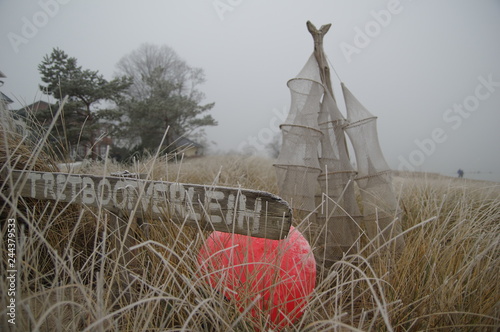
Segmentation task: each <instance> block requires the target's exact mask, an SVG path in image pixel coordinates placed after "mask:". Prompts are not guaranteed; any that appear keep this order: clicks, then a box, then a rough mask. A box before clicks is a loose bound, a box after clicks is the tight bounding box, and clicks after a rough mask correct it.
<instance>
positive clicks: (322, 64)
mask: <svg viewBox="0 0 500 332" xmlns="http://www.w3.org/2000/svg"><path fill="white" fill-rule="evenodd" d="M306 25H307V30H308V31H309V32H310V33H311V35H312V37H313V40H314V57H315V58H316V61H317V62H318V66H319V74H320V77H321V83H323V84H324V85H325V86H326V88H327V89H328V91H329V92H330V94H331V95H332V96H333V88H332V80H331V78H330V67H329V66H328V63H327V61H326V57H325V51H324V49H323V37H324V36H325V35H326V33H327V32H328V30H330V27H331V26H332V24H331V23H330V24H325V25H322V26H321V28H320V29H319V30H318V29H316V27H315V26H314V24H312V23H311V22H310V21H307V23H306Z"/></svg>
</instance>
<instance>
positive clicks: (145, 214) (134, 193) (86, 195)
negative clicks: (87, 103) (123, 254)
mask: <svg viewBox="0 0 500 332" xmlns="http://www.w3.org/2000/svg"><path fill="white" fill-rule="evenodd" d="M10 176H11V177H12V181H13V183H14V187H15V188H14V190H15V191H16V192H17V193H18V194H19V195H20V196H23V197H31V198H36V199H49V200H56V201H59V202H68V203H74V204H83V205H86V206H91V207H96V208H104V209H108V210H111V211H115V212H116V211H121V212H125V213H129V214H134V216H135V217H138V218H143V219H146V218H152V219H159V220H171V221H172V222H175V223H177V224H183V225H187V226H193V227H198V228H199V229H201V230H217V231H221V232H228V233H236V234H244V235H251V236H254V237H262V238H268V239H274V240H277V239H283V238H284V237H286V236H287V235H288V231H289V229H290V226H291V222H292V211H291V209H290V206H289V205H288V203H287V202H286V201H284V200H282V199H281V198H279V197H277V196H275V195H273V194H271V193H268V192H264V191H256V190H248V189H241V188H229V187H219V186H204V185H196V184H187V183H175V182H166V181H151V180H149V181H148V180H144V179H134V178H127V177H116V176H109V177H108V176H94V175H83V174H68V173H49V172H34V171H31V172H28V171H19V170H13V171H11V173H10ZM3 177H4V179H5V178H6V177H5V174H4V176H3Z"/></svg>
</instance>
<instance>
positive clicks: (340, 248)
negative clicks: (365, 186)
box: [317, 91, 362, 266]
mask: <svg viewBox="0 0 500 332" xmlns="http://www.w3.org/2000/svg"><path fill="white" fill-rule="evenodd" d="M345 123H346V120H345V118H344V116H343V115H342V114H341V113H340V111H339V109H338V107H337V104H336V102H335V99H334V98H333V96H332V95H331V94H330V93H328V91H327V93H325V95H324V96H323V101H322V104H321V111H320V114H319V117H318V124H319V127H320V130H321V131H322V133H323V136H322V137H321V140H320V158H319V161H320V166H321V174H320V175H319V177H318V182H319V186H320V189H321V190H320V191H321V200H317V203H318V204H321V207H322V209H321V210H320V211H319V212H318V216H317V223H318V224H319V225H324V233H323V234H320V236H319V243H318V247H319V250H320V251H321V249H323V252H320V253H319V256H320V257H323V259H324V261H325V262H324V264H325V265H327V266H328V265H330V264H332V263H333V262H335V261H338V260H339V259H341V258H342V257H343V256H344V255H345V254H349V253H352V252H354V251H355V247H356V245H355V244H356V242H357V240H358V238H359V234H360V227H359V225H360V222H361V219H362V218H361V216H360V215H361V214H360V211H359V207H358V203H357V202H356V197H355V191H354V181H353V180H354V178H355V176H356V171H355V170H354V168H353V167H352V165H351V163H350V161H349V156H348V153H347V148H346V140H345V134H344V131H343V127H344V125H345Z"/></svg>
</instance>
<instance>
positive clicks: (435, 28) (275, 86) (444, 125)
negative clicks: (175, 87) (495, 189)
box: [0, 0, 500, 181]
mask: <svg viewBox="0 0 500 332" xmlns="http://www.w3.org/2000/svg"><path fill="white" fill-rule="evenodd" d="M307 20H311V21H312V22H313V23H314V24H315V25H316V26H317V27H319V26H321V25H322V24H326V23H332V28H331V29H330V31H329V32H328V34H327V35H326V36H325V40H324V43H325V44H324V46H325V52H326V54H327V56H328V59H329V61H330V62H331V65H333V68H334V70H335V72H336V73H337V74H338V76H336V75H335V74H334V75H333V76H332V79H333V81H334V88H335V90H336V91H337V92H338V89H339V86H340V85H339V82H340V81H339V80H342V81H343V82H344V83H345V84H346V85H347V86H348V87H349V89H350V90H351V91H352V92H353V93H354V95H355V96H356V97H357V98H358V99H359V100H360V101H361V102H362V103H363V104H364V105H365V106H366V107H367V108H368V109H369V111H370V112H371V113H373V114H374V115H376V116H378V131H379V140H380V144H381V146H382V150H383V151H384V153H385V157H386V159H387V161H388V163H389V165H390V166H391V168H393V169H398V168H403V169H407V168H411V169H414V170H418V171H428V172H439V173H442V174H445V175H451V176H456V171H457V169H458V168H462V169H464V171H465V177H469V178H477V179H489V180H495V181H500V148H499V143H500V129H499V125H500V1H499V0H477V1H470V0H437V1H436V0H434V1H432V0H413V1H411V0H400V1H397V0H389V1H387V0H384V1H379V0H364V1H352V0H329V1H327V0H323V1H319V0H314V1H290V0H288V1H286V0H279V1H263V0H252V1H249V0H196V1H194V0H192V1H181V0H174V1H159V0H150V1H131V0H129V1H117V0H114V1H113V0H109V1H97V0H90V1H83V0H34V1H26V0H21V1H6V0H0V27H1V29H0V32H1V36H0V70H1V71H2V72H3V73H4V74H6V76H7V78H6V79H4V82H5V84H4V86H2V87H0V91H2V92H3V93H5V94H7V95H8V96H9V97H10V98H11V99H14V100H16V102H15V103H14V104H13V105H11V108H19V107H21V106H22V105H27V104H30V103H32V102H34V101H36V100H39V99H45V100H46V98H47V97H46V96H44V95H42V94H41V93H40V92H39V89H38V84H40V83H41V81H40V75H39V73H38V70H37V65H38V64H39V63H40V62H41V61H42V58H43V56H44V55H46V54H50V53H51V51H52V49H53V48H54V47H59V48H61V49H63V50H64V51H65V52H66V53H67V54H69V55H70V56H73V57H76V58H77V59H78V64H79V65H81V66H83V68H85V69H92V70H99V72H100V73H102V74H103V75H104V76H105V78H107V79H112V78H113V75H114V73H115V71H116V69H115V65H116V63H117V62H118V60H119V59H120V58H121V57H122V56H124V55H126V54H128V53H129V52H131V51H132V50H134V49H136V48H137V47H139V46H140V45H141V44H142V43H144V42H148V43H153V44H158V45H163V44H166V45H169V46H170V47H172V48H173V49H174V50H175V51H176V52H177V53H178V55H179V56H180V57H181V58H183V59H184V60H185V61H186V62H187V63H188V64H189V65H190V66H193V67H200V68H202V69H203V70H204V71H205V74H206V79H207V81H206V83H205V84H203V85H202V86H200V89H201V90H202V91H203V92H204V93H205V95H206V99H205V100H204V102H206V103H209V102H215V107H214V109H213V110H212V111H211V113H212V115H213V117H214V118H215V119H216V120H217V121H218V123H219V125H218V126H217V127H212V128H207V129H206V132H207V137H208V139H209V140H210V141H214V142H215V143H216V144H215V145H212V147H211V150H212V151H229V150H234V151H237V150H238V149H242V148H246V149H247V150H248V149H249V146H254V147H257V148H258V149H261V150H262V147H263V146H265V144H266V143H268V142H269V140H270V138H271V134H273V135H274V133H275V132H278V129H277V126H278V125H279V124H280V123H282V122H283V119H284V116H286V113H287V111H288V107H289V105H290V97H289V92H288V88H287V86H286V82H287V80H289V79H290V78H293V77H294V76H295V75H296V74H297V73H298V72H299V71H300V69H301V68H302V66H303V65H304V64H305V62H306V61H307V59H308V57H309V55H310V54H311V53H312V50H313V42H312V38H311V36H310V34H309V33H308V31H307V29H306V25H305V23H306V21H307ZM332 72H333V71H332ZM341 110H343V109H342V106H341ZM475 172H481V173H480V174H475Z"/></svg>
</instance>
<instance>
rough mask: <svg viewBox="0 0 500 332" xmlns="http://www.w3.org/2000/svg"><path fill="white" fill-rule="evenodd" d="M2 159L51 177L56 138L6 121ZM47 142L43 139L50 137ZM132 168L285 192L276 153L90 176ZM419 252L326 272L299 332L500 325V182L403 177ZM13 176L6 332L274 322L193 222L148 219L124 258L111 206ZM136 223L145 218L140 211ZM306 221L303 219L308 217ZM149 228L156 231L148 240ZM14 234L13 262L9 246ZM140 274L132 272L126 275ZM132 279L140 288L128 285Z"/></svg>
mask: <svg viewBox="0 0 500 332" xmlns="http://www.w3.org/2000/svg"><path fill="white" fill-rule="evenodd" d="M2 118H3V120H2V131H1V132H0V162H1V168H2V171H7V172H6V173H5V174H8V170H9V169H11V168H18V169H37V170H45V171H52V170H53V166H52V165H55V160H53V158H52V157H51V156H50V153H46V152H43V151H42V150H43V149H42V148H44V147H46V146H44V145H43V143H40V141H38V142H37V143H35V144H34V143H30V142H29V140H27V139H26V137H25V136H23V135H22V134H16V133H15V132H14V131H13V130H12V125H11V124H9V121H5V115H3V116H2ZM42 142H43V140H42ZM125 169H128V170H130V171H133V172H139V173H148V174H150V177H151V178H153V179H163V180H169V181H181V182H190V183H204V184H212V183H215V184H218V185H225V186H242V187H244V188H251V189H259V190H266V191H270V192H273V193H276V192H277V185H276V178H275V175H274V170H273V168H272V161H271V160H267V159H265V158H258V157H243V156H225V157H221V156H219V157H205V158H199V159H192V160H185V161H182V162H181V161H170V162H167V161H166V160H165V159H162V158H154V157H152V158H149V159H148V160H144V161H141V162H137V163H135V164H134V165H132V166H130V165H129V166H125V165H120V164H113V163H111V162H108V163H95V162H94V163H90V164H88V165H86V166H85V167H84V168H83V169H81V170H79V172H82V173H93V174H109V173H110V172H114V171H118V170H125ZM395 186H396V188H397V190H398V193H399V197H400V204H401V206H402V208H403V210H404V217H403V229H404V230H405V231H406V234H405V236H406V243H407V245H406V248H405V250H404V251H403V253H402V254H401V256H399V257H392V256H391V255H390V253H388V252H386V251H380V252H375V253H371V254H369V256H368V257H364V256H367V255H368V254H366V255H365V253H363V252H362V253H361V254H360V255H353V256H348V257H345V259H343V260H341V261H339V262H337V263H336V264H334V265H333V266H332V267H331V268H330V269H328V270H323V271H321V273H320V274H319V277H318V280H317V286H316V289H315V291H314V293H313V294H312V296H311V298H310V301H309V304H308V306H307V308H306V312H305V314H304V316H303V317H302V318H301V319H300V321H299V322H297V323H295V324H294V325H292V326H291V327H290V328H289V330H290V331H336V330H338V331H344V330H346V331H350V330H353V331H357V330H366V331H372V330H374V331H381V330H397V331H416V330H433V329H436V330H446V329H448V330H470V331H477V330H484V331H494V330H497V329H498V328H500V278H499V275H500V247H499V246H500V186H499V184H497V183H488V182H478V181H468V180H459V179H450V178H441V177H433V178H426V177H424V176H417V177H397V178H396V179H395ZM8 188H9V177H8V175H7V177H6V178H5V179H3V182H2V192H1V196H0V198H1V199H2V208H1V211H0V215H1V217H2V220H0V224H1V233H2V238H3V239H4V240H5V239H6V232H7V227H6V220H7V218H9V217H11V218H16V220H17V225H18V244H17V252H16V259H17V262H16V264H17V270H18V273H17V277H18V284H17V289H16V291H17V292H16V300H17V301H16V303H17V312H16V326H15V328H14V327H13V326H12V325H10V324H8V323H7V321H6V320H7V318H8V317H7V316H6V309H5V308H6V304H7V301H8V297H7V295H6V294H7V291H8V289H7V287H8V286H7V283H6V282H5V280H6V276H7V272H6V264H5V263H3V264H2V265H1V270H0V272H1V273H0V274H1V280H2V282H1V283H0V293H1V294H2V306H1V309H0V315H1V318H0V330H2V331H9V330H12V331H165V330H171V331H231V330H235V331H253V330H254V328H255V327H256V325H257V328H258V329H260V330H265V329H266V328H267V327H269V325H266V324H267V323H266V322H267V317H266V316H265V314H263V315H262V316H261V317H259V318H258V319H257V320H253V321H252V319H251V318H250V317H248V316H247V315H242V314H241V313H240V312H239V311H238V310H236V309H235V305H234V304H233V303H231V302H230V301H227V300H225V299H224V298H223V296H222V295H221V292H218V290H217V289H213V288H211V287H209V286H208V285H207V284H206V283H205V282H204V281H203V280H202V279H201V278H200V273H199V266H198V263H197V252H198V250H199V248H200V246H201V245H202V244H203V241H204V239H205V237H206V234H203V233H200V232H198V231H196V230H194V229H190V228H187V227H186V228H184V227H181V226H176V225H174V224H172V223H169V222H159V221H156V220H146V221H145V223H146V224H149V227H148V228H147V229H141V228H140V227H139V228H137V229H136V230H135V234H134V236H136V237H137V238H138V239H139V240H138V241H137V242H136V245H135V246H134V247H133V253H134V254H135V255H136V258H135V261H133V262H124V261H123V260H122V259H120V257H117V256H119V253H120V252H121V250H120V247H119V246H118V247H114V242H113V238H114V236H113V234H110V231H111V230H112V228H111V227H110V223H111V221H112V216H111V215H110V214H109V213H108V212H106V211H98V210H95V209H89V208H86V207H82V206H79V207H74V206H73V207H68V206H66V205H63V204H55V203H54V202H51V203H48V202H40V201H38V202H37V201H33V200H31V201H27V200H23V199H21V198H19V197H16V195H15V193H12V192H10V191H9V190H8ZM125 221H128V222H129V223H131V224H132V223H133V222H134V219H133V218H129V219H126V220H125ZM295 223H296V224H300V223H301V220H295ZM146 235H147V236H146ZM5 243H6V242H5V241H3V242H2V248H1V252H2V260H3V262H7V254H8V253H7V250H6V249H7V248H6V245H5ZM127 272H128V273H127ZM124 280H126V281H127V283H124V282H123V281H124Z"/></svg>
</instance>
